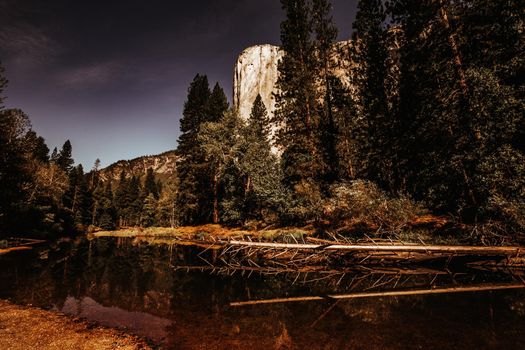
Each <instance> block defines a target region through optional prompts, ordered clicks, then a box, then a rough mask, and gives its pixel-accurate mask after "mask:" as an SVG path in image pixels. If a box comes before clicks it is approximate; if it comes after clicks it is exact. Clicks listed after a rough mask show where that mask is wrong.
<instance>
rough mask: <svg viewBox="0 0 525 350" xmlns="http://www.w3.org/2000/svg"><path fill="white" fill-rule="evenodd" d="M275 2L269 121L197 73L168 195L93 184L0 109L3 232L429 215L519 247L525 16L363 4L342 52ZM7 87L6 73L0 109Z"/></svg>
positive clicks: (392, 227)
mask: <svg viewBox="0 0 525 350" xmlns="http://www.w3.org/2000/svg"><path fill="white" fill-rule="evenodd" d="M281 5H282V10H283V12H284V15H285V16H284V20H283V21H282V23H281V28H280V29H281V49H282V50H283V52H284V55H283V58H282V59H281V60H280V61H279V63H278V71H279V78H278V80H277V88H276V91H277V92H275V93H274V96H273V97H274V99H275V102H276V110H275V111H274V112H273V113H270V112H269V111H268V109H267V108H268V107H269V106H265V105H264V103H263V99H262V98H261V96H257V98H256V99H255V100H254V101H251V102H253V108H252V111H251V113H250V115H239V113H238V112H237V111H236V110H235V109H234V108H231V107H230V105H229V103H228V99H227V97H226V94H225V92H224V90H223V89H222V87H221V86H220V85H219V84H218V83H217V84H215V85H214V86H213V88H212V87H210V84H209V82H208V78H207V76H206V75H203V74H197V75H196V76H195V78H194V79H193V81H192V82H191V84H190V86H189V88H188V94H187V98H186V102H185V104H184V108H183V115H182V118H181V120H180V136H179V138H178V147H177V150H176V154H177V162H176V169H177V173H176V176H173V177H172V178H170V179H169V180H168V181H162V182H161V181H159V179H158V178H157V177H156V174H155V173H154V172H153V170H152V169H149V170H147V171H146V172H145V173H144V174H142V175H141V176H136V175H132V174H129V173H126V172H122V173H121V174H120V176H119V178H118V179H114V180H113V181H112V180H106V181H103V180H102V179H101V178H100V176H99V172H100V169H99V167H100V161H98V160H97V162H95V165H94V166H93V168H92V169H90V170H89V171H88V172H86V171H85V169H83V167H82V165H75V162H74V160H73V158H72V145H71V143H70V142H69V141H66V142H65V143H64V145H63V146H62V148H61V149H56V148H55V149H54V150H53V151H52V152H51V154H50V150H49V148H48V146H47V145H46V143H45V140H44V139H43V138H42V137H40V136H39V135H37V134H36V133H35V132H34V131H33V130H32V129H31V124H30V121H29V118H28V117H27V116H26V115H25V114H24V113H23V112H22V111H20V110H17V109H6V108H4V107H3V100H2V99H0V162H1V164H0V180H1V181H0V230H2V231H0V233H2V232H4V233H7V232H12V231H13V230H16V231H17V232H41V233H42V234H44V233H49V232H52V233H56V234H62V233H65V232H73V231H77V232H78V231H86V230H90V229H98V228H101V229H107V230H112V229H116V228H122V227H128V226H139V227H150V226H164V227H174V226H177V225H201V224H208V223H214V224H224V225H232V226H244V227H249V228H261V227H269V226H305V225H312V226H314V227H316V228H319V229H336V230H338V232H342V233H345V232H353V231H352V228H355V227H359V228H361V229H362V232H367V229H368V230H370V231H373V232H379V233H389V232H390V233H391V232H399V230H402V229H405V228H408V227H410V225H411V223H412V222H414V221H416V220H417V218H418V217H423V216H426V217H436V218H437V217H441V218H443V217H445V218H447V221H449V222H452V223H454V224H453V225H455V226H453V227H454V228H458V227H461V229H457V230H456V229H454V230H453V233H452V234H454V235H457V236H461V237H460V238H465V239H470V240H471V241H475V242H479V241H482V242H483V243H494V244H496V243H503V242H510V241H520V240H522V239H523V238H524V236H523V233H524V232H525V113H524V112H525V2H523V1H520V0H505V1H503V0H495V1H494V0H493V1H488V0H465V1H452V0H417V1H415V0H389V1H381V0H361V1H359V3H358V11H357V15H356V18H355V21H354V23H353V33H352V38H351V41H349V42H345V43H337V37H338V30H337V28H336V26H335V24H334V21H333V18H332V6H331V3H330V1H329V0H281ZM348 16H349V17H350V14H348ZM350 20H351V19H350V18H349V21H350ZM6 86H7V81H6V79H5V72H4V71H3V70H0V98H2V96H4V95H3V91H4V89H5V88H6ZM22 216H24V217H25V218H27V220H23V222H20V220H17V218H20V217H22ZM345 228H346V230H345Z"/></svg>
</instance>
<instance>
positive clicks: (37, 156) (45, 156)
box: [24, 130, 49, 163]
mask: <svg viewBox="0 0 525 350" xmlns="http://www.w3.org/2000/svg"><path fill="white" fill-rule="evenodd" d="M24 143H25V144H26V145H27V149H28V150H29V157H30V158H32V159H34V160H36V161H39V162H42V163H48V162H49V147H47V145H46V141H45V140H44V138H43V137H42V136H38V135H37V133H36V132H34V131H33V130H30V131H28V132H27V133H26V135H25V137H24Z"/></svg>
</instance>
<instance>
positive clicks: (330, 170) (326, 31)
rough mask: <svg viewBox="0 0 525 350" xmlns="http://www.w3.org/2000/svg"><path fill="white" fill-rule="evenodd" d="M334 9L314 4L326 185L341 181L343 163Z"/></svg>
mask: <svg viewBox="0 0 525 350" xmlns="http://www.w3.org/2000/svg"><path fill="white" fill-rule="evenodd" d="M331 11H332V6H331V4H330V2H329V1H328V0H313V2H312V29H313V34H314V38H315V41H314V46H315V59H316V73H315V74H316V76H317V83H316V92H317V95H318V96H317V98H316V100H317V101H319V104H318V107H317V108H318V111H317V113H319V115H320V117H319V118H320V130H319V132H320V133H321V141H320V145H321V152H322V156H323V162H324V163H325V164H326V169H325V170H324V173H323V174H322V178H321V179H320V180H322V181H323V182H325V183H332V182H334V181H335V180H336V179H337V176H338V168H339V160H338V157H337V149H336V142H337V138H338V130H337V127H336V120H335V119H336V113H337V106H339V105H341V103H342V101H337V100H336V99H337V98H340V97H341V95H340V94H339V93H338V92H337V91H336V90H337V89H340V88H342V84H341V82H340V80H339V78H338V77H336V76H335V75H334V73H333V72H334V71H335V69H336V68H337V65H338V62H337V61H336V60H335V57H336V54H341V53H340V52H337V51H338V50H337V49H338V48H337V47H335V46H334V42H335V40H336V38H337V33H338V30H337V28H336V26H335V25H334V23H333V18H332V16H331Z"/></svg>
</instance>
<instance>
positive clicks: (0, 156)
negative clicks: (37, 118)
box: [0, 76, 32, 231]
mask: <svg viewBox="0 0 525 350" xmlns="http://www.w3.org/2000/svg"><path fill="white" fill-rule="evenodd" d="M0 78H1V76H0ZM0 80H1V79H0ZM29 129H30V123H29V118H28V117H27V116H26V115H25V114H24V113H23V112H22V111H20V110H16V109H7V110H5V109H4V110H0V231H2V230H3V226H4V222H5V221H6V220H7V219H8V216H9V211H10V210H11V209H12V208H13V207H14V206H16V205H17V204H18V203H19V202H20V201H22V200H23V199H24V198H25V196H26V190H25V189H26V186H25V185H26V184H27V183H28V182H30V181H31V179H32V174H29V173H28V171H27V169H28V168H27V166H26V165H27V158H26V154H27V150H26V149H25V145H24V137H25V134H26V133H27V131H28V130H29Z"/></svg>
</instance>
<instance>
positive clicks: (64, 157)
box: [56, 140, 75, 173]
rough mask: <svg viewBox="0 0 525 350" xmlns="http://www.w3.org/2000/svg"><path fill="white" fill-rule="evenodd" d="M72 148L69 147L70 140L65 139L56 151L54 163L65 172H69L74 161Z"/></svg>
mask: <svg viewBox="0 0 525 350" xmlns="http://www.w3.org/2000/svg"><path fill="white" fill-rule="evenodd" d="M72 151H73V148H72V147H71V142H70V141H69V140H67V141H66V142H64V145H63V146H62V149H61V150H60V152H59V153H58V156H57V160H56V163H57V164H58V166H59V167H60V169H62V170H64V171H65V172H66V173H69V172H70V171H71V170H72V169H73V164H74V163H75V161H74V160H73V158H72V156H71V155H72Z"/></svg>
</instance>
